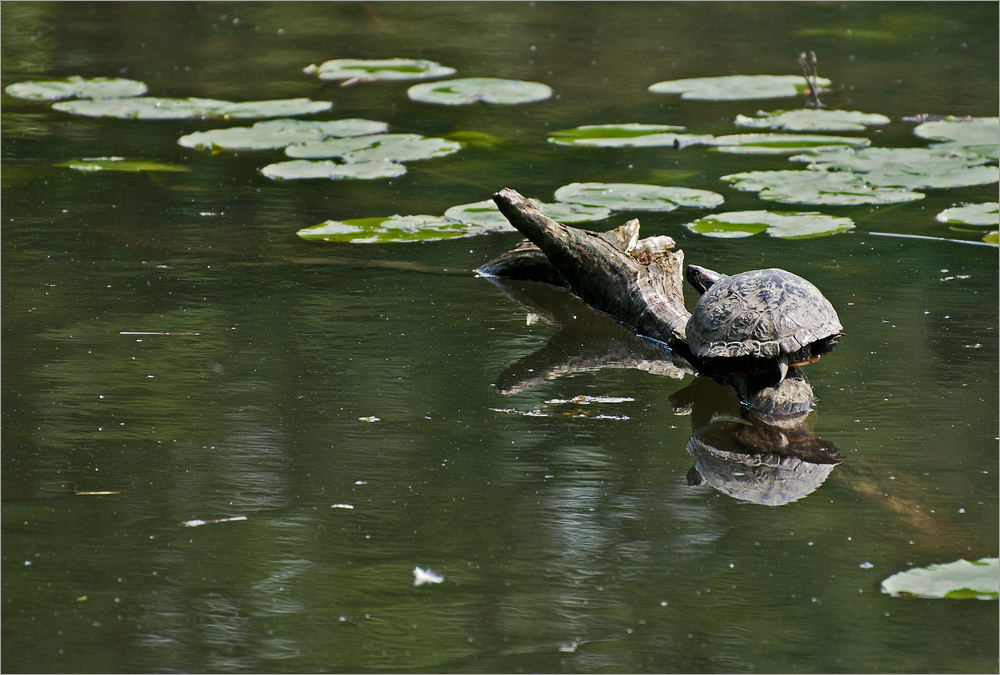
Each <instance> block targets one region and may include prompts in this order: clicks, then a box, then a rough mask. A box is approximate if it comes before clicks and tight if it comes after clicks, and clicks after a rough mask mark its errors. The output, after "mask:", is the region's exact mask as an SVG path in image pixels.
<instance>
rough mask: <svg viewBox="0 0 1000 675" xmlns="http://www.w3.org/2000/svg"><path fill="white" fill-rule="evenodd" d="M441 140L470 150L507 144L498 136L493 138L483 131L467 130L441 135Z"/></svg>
mask: <svg viewBox="0 0 1000 675" xmlns="http://www.w3.org/2000/svg"><path fill="white" fill-rule="evenodd" d="M441 138H446V139H448V140H449V141H455V142H456V143H461V144H462V145H463V146H467V147H470V148H487V149H489V148H496V147H498V146H500V145H503V144H504V143H506V142H507V140H506V139H504V138H501V137H500V136H494V135H493V134H488V133H486V132H485V131H471V130H468V129H459V130H456V131H451V132H449V133H447V134H444V135H442V136H441Z"/></svg>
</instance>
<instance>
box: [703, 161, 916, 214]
mask: <svg viewBox="0 0 1000 675" xmlns="http://www.w3.org/2000/svg"><path fill="white" fill-rule="evenodd" d="M720 180H724V181H728V182H731V183H733V187H734V188H736V189H737V190H742V191H744V192H759V193H760V198H761V199H763V200H765V201H769V202H781V203H785V204H826V205H831V206H851V205H856V204H895V203H898V202H911V201H915V200H917V199H923V198H924V195H923V194H921V193H919V192H913V191H912V190H908V189H903V188H882V187H872V186H871V185H869V184H868V183H866V182H865V179H864V178H863V177H862V176H860V175H858V174H855V173H850V172H832V171H810V170H806V171H747V172H744V173H734V174H730V175H728V176H723V177H722V178H721V179H720Z"/></svg>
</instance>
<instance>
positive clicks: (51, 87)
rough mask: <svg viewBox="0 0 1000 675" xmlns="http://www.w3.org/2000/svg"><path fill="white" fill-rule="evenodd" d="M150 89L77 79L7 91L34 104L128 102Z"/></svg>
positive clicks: (42, 82) (139, 84)
mask: <svg viewBox="0 0 1000 675" xmlns="http://www.w3.org/2000/svg"><path fill="white" fill-rule="evenodd" d="M146 90H147V87H146V85H145V84H144V83H142V82H137V81H136V80H126V79H123V78H120V77H91V78H88V79H84V78H82V77H78V76H76V75H74V76H73V77H67V78H66V79H64V80H37V81H33V82H17V83H16V84H12V85H10V86H8V87H7V88H6V89H4V91H6V92H7V94H8V95H10V96H14V97H16V98H26V99H28V100H31V101H59V100H62V99H66V98H126V97H129V96H141V95H142V94H145V93H146Z"/></svg>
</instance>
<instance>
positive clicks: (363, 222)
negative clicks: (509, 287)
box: [296, 215, 513, 244]
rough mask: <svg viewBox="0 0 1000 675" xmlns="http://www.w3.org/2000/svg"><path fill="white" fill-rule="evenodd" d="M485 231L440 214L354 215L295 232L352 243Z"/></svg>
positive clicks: (426, 238) (430, 238)
mask: <svg viewBox="0 0 1000 675" xmlns="http://www.w3.org/2000/svg"><path fill="white" fill-rule="evenodd" d="M505 222H506V221H505ZM508 227H509V226H508ZM511 229H513V228H511ZM489 231H494V230H491V229H489V228H483V227H475V226H469V225H467V224H465V223H462V222H459V221H457V220H453V219H451V218H447V217H442V216H399V215H396V216H389V217H388V218H355V219H353V220H345V221H343V222H340V221H336V220H328V221H326V222H325V223H320V224H319V225H314V226H312V227H307V228H305V229H302V230H299V231H298V232H297V233H296V234H298V235H299V236H300V237H302V238H303V239H313V240H319V241H341V242H348V243H352V244H389V243H397V242H412V241H439V240H441V239H452V238H455V237H469V236H472V235H474V234H483V233H485V232H489Z"/></svg>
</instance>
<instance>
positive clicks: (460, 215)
mask: <svg viewBox="0 0 1000 675" xmlns="http://www.w3.org/2000/svg"><path fill="white" fill-rule="evenodd" d="M535 203H536V204H538V208H539V209H541V210H542V213H544V214H545V215H547V216H548V217H549V218H551V219H552V220H556V221H558V222H560V223H570V224H572V223H587V222H591V221H594V220H603V219H605V218H607V217H608V216H609V215H611V209H607V208H604V207H602V206H585V205H583V204H567V203H562V202H560V203H556V204H543V203H539V202H535ZM444 215H445V216H447V217H448V218H452V219H454V220H460V221H462V222H463V223H468V224H470V225H479V226H482V227H493V228H497V229H496V231H503V232H513V231H514V228H513V227H512V226H511V225H510V223H509V222H507V219H506V218H505V217H504V215H503V214H502V213H500V209H498V208H497V205H496V204H495V203H494V202H493V200H491V199H487V200H484V201H481V202H474V203H472V204H460V205H458V206H452V207H451V208H450V209H448V210H447V211H445V212H444Z"/></svg>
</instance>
